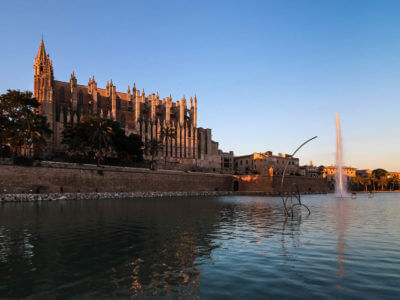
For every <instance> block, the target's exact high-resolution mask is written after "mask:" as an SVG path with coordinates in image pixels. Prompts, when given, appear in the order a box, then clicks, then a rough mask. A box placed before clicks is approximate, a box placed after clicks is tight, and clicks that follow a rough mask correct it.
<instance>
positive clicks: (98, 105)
mask: <svg viewBox="0 0 400 300" xmlns="http://www.w3.org/2000/svg"><path fill="white" fill-rule="evenodd" d="M97 108H101V96H100V95H98V96H97Z"/></svg>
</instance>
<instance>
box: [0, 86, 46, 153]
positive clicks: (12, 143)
mask: <svg viewBox="0 0 400 300" xmlns="http://www.w3.org/2000/svg"><path fill="white" fill-rule="evenodd" d="M39 106H40V103H39V102H38V101H37V100H36V99H35V98H33V97H32V93H31V92H29V91H26V92H21V91H17V90H8V91H7V93H5V94H2V95H0V144H1V146H2V148H3V149H5V148H7V147H9V148H10V149H11V153H12V156H13V157H15V156H17V155H20V156H29V157H32V156H34V155H35V154H37V153H39V152H40V150H41V149H43V148H44V147H45V146H46V138H47V137H50V135H51V133H52V132H51V130H50V127H49V124H48V123H47V120H46V117H45V116H43V115H40V114H36V113H35V112H36V111H37V110H38V109H39ZM3 151H5V150H3Z"/></svg>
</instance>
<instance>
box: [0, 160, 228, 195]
mask: <svg viewBox="0 0 400 300" xmlns="http://www.w3.org/2000/svg"><path fill="white" fill-rule="evenodd" d="M42 165H44V166H41V167H23V166H12V165H0V193H29V192H33V193H35V192H36V191H37V190H38V189H39V192H40V193H58V192H60V189H61V187H62V191H63V192H66V193H68V192H71V193H73V192H81V193H90V192H96V191H98V192H121V191H124V192H146V191H171V192H173V191H188V192H189V191H231V190H232V176H231V175H222V174H210V173H190V172H180V171H168V170H159V171H151V170H147V169H138V168H124V167H102V168H101V169H98V168H97V167H96V166H93V165H75V164H64V163H46V162H42Z"/></svg>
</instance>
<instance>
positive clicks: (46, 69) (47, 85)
mask: <svg viewBox="0 0 400 300" xmlns="http://www.w3.org/2000/svg"><path fill="white" fill-rule="evenodd" d="M33 68H34V71H35V75H34V92H33V95H34V97H35V98H36V99H37V100H38V101H39V103H40V107H39V112H40V113H41V114H43V115H45V116H46V117H47V122H48V123H49V124H50V129H51V130H53V131H54V123H55V106H54V103H53V86H54V75H53V63H52V61H51V60H50V57H49V55H48V54H46V49H45V48H44V42H43V39H42V41H41V42H40V46H39V51H38V54H37V55H36V58H35V64H34V66H33Z"/></svg>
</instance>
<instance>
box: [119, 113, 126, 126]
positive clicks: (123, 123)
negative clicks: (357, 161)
mask: <svg viewBox="0 0 400 300" xmlns="http://www.w3.org/2000/svg"><path fill="white" fill-rule="evenodd" d="M120 124H121V127H122V128H125V116H124V115H122V116H121V122H120Z"/></svg>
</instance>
